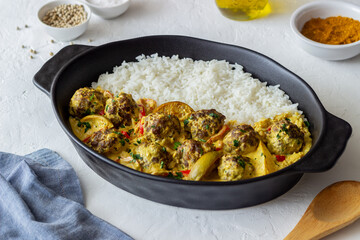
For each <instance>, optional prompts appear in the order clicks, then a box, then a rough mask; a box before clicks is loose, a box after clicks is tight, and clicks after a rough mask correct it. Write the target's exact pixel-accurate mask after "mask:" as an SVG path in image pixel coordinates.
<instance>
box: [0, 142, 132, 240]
mask: <svg viewBox="0 0 360 240" xmlns="http://www.w3.org/2000/svg"><path fill="white" fill-rule="evenodd" d="M104 207H105V206H104ZM0 239H46V240H53V239H72V240H73V239H81V240H83V239H94V240H98V239H99V240H100V239H101V240H107V239H109V240H111V239H122V240H128V239H132V238H131V237H129V236H128V235H126V234H125V233H123V232H122V231H121V230H119V229H117V228H115V227H114V226H112V225H111V224H109V223H107V222H105V221H104V220H102V219H100V218H98V217H96V216H94V215H93V214H91V213H90V212H89V211H88V210H87V209H86V208H85V206H84V202H83V196H82V192H81V188H80V182H79V179H78V178H77V176H76V173H75V171H74V170H73V168H72V167H71V166H70V165H69V164H68V163H67V162H66V161H65V160H64V159H62V158H61V157H60V156H59V155H58V154H57V153H55V152H53V151H51V150H49V149H41V150H39V151H36V152H34V153H31V154H29V155H26V156H25V157H23V156H18V155H14V154H10V153H3V152H0Z"/></svg>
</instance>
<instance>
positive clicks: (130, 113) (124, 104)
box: [105, 93, 139, 127]
mask: <svg viewBox="0 0 360 240" xmlns="http://www.w3.org/2000/svg"><path fill="white" fill-rule="evenodd" d="M138 116H139V107H138V105H137V104H136V102H135V100H134V99H133V98H132V96H131V94H127V93H120V94H119V95H116V96H115V97H114V98H109V99H108V100H107V101H106V107H105V117H106V118H108V119H109V120H110V121H111V122H112V123H113V124H114V125H115V126H117V127H118V126H120V125H124V126H130V125H131V123H132V119H136V118H138Z"/></svg>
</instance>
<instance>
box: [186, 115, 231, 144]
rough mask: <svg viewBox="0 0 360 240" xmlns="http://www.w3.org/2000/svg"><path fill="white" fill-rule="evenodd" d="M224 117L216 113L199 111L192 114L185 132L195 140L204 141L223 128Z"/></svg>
mask: <svg viewBox="0 0 360 240" xmlns="http://www.w3.org/2000/svg"><path fill="white" fill-rule="evenodd" d="M224 121H225V116H224V115H222V114H221V113H219V112H218V111H216V110H215V109H210V110H199V111H196V112H194V113H192V114H191V115H190V117H189V119H188V123H187V124H186V130H187V131H189V132H190V134H191V137H192V138H193V139H195V140H199V141H206V140H208V139H209V138H210V137H211V136H213V135H215V134H216V133H218V132H219V131H220V129H221V128H222V127H223V125H224Z"/></svg>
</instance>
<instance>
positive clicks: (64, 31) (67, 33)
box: [38, 0, 91, 41]
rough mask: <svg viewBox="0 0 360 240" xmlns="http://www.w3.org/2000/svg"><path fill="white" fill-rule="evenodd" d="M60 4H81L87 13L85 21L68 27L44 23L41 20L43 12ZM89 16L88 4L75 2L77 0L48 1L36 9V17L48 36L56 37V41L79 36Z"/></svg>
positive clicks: (86, 25) (86, 24) (68, 39)
mask: <svg viewBox="0 0 360 240" xmlns="http://www.w3.org/2000/svg"><path fill="white" fill-rule="evenodd" d="M62 4H78V5H83V6H84V9H85V11H86V13H87V18H86V21H85V22H83V23H81V24H79V25H76V26H74V27H70V28H59V27H52V26H49V25H47V24H45V23H44V22H43V21H42V18H43V17H44V16H45V14H46V13H47V12H48V11H50V10H52V9H54V8H55V7H57V6H59V5H62ZM90 17H91V9H90V8H89V7H88V6H86V5H85V4H83V3H81V2H77V1H68V0H60V1H53V2H48V3H46V4H45V5H43V6H42V7H41V8H40V9H39V11H38V19H39V21H40V23H41V25H42V26H43V27H44V28H45V31H46V32H47V33H48V34H49V35H50V36H52V37H53V38H54V39H56V40H58V41H70V40H73V39H75V38H77V37H79V36H80V35H82V34H83V33H84V32H85V31H86V29H87V27H88V24H89V20H90Z"/></svg>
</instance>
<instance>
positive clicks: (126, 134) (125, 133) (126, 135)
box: [121, 131, 130, 139]
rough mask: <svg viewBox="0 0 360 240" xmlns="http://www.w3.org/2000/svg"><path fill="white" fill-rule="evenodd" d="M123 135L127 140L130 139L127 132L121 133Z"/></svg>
mask: <svg viewBox="0 0 360 240" xmlns="http://www.w3.org/2000/svg"><path fill="white" fill-rule="evenodd" d="M121 134H122V135H124V136H125V137H126V138H127V139H130V136H129V134H128V133H127V132H125V131H121Z"/></svg>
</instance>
